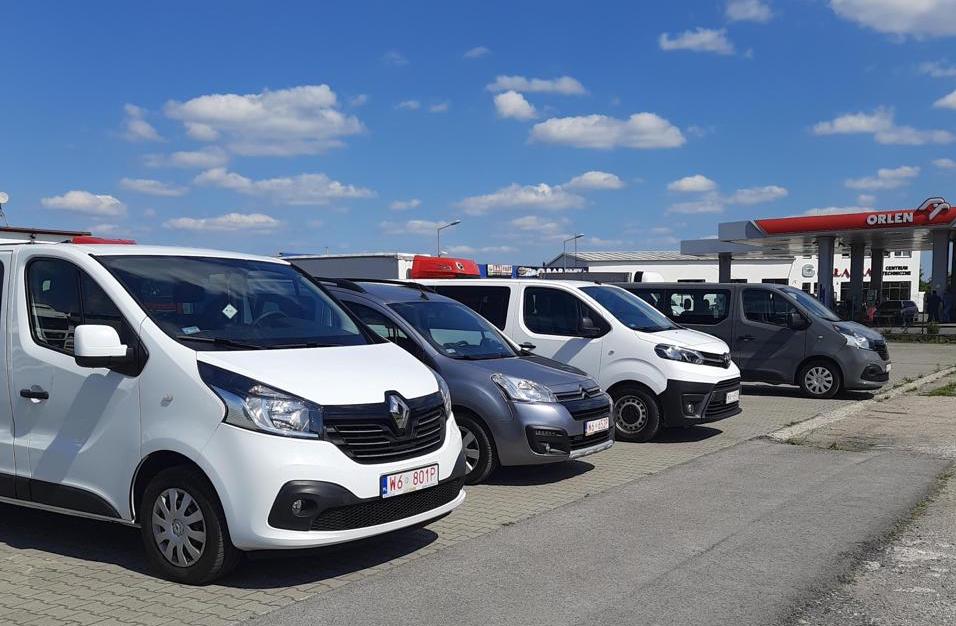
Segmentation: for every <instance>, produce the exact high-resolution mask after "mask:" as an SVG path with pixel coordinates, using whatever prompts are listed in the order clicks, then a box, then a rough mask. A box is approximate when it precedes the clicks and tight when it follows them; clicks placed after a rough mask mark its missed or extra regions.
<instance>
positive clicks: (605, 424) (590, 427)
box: [584, 417, 611, 435]
mask: <svg viewBox="0 0 956 626" xmlns="http://www.w3.org/2000/svg"><path fill="white" fill-rule="evenodd" d="M610 427H611V418H609V417H602V418H601V419H598V420H591V421H590V422H584V434H585V435H593V434H594V433H600V432H604V431H605V430H607V429H608V428H610Z"/></svg>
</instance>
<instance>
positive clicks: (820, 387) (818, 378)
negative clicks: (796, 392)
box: [806, 367, 833, 394]
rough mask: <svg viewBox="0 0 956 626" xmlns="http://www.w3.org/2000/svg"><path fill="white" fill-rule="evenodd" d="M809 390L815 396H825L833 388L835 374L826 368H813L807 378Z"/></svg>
mask: <svg viewBox="0 0 956 626" xmlns="http://www.w3.org/2000/svg"><path fill="white" fill-rule="evenodd" d="M806 384H807V389H809V390H810V392H811V393H814V394H824V393H826V392H828V391H830V389H831V388H832V387H833V374H831V373H830V370H828V369H827V368H825V367H811V368H810V370H809V371H808V372H807V376H806Z"/></svg>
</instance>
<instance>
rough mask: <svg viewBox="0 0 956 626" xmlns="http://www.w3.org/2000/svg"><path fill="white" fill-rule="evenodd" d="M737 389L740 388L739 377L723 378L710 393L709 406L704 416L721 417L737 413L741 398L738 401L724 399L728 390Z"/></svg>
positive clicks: (709, 417)
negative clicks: (725, 400)
mask: <svg viewBox="0 0 956 626" xmlns="http://www.w3.org/2000/svg"><path fill="white" fill-rule="evenodd" d="M735 389H740V379H739V378H731V379H730V380H723V381H721V382H719V383H717V384H716V385H714V390H713V391H712V392H711V394H710V402H708V403H707V408H706V409H704V417H705V418H708V419H720V418H722V417H727V416H728V415H732V414H733V413H736V412H737V409H738V407H739V406H740V401H739V400H738V401H737V402H724V401H723V398H724V395H725V394H726V393H727V392H728V391H734V390H735ZM714 400H719V402H714Z"/></svg>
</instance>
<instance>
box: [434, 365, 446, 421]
mask: <svg viewBox="0 0 956 626" xmlns="http://www.w3.org/2000/svg"><path fill="white" fill-rule="evenodd" d="M432 374H434V375H435V380H437V381H438V391H440V392H441V400H442V403H443V404H444V405H445V415H451V390H450V389H448V383H446V382H445V379H444V378H442V377H441V374H439V373H438V372H436V371H435V370H432Z"/></svg>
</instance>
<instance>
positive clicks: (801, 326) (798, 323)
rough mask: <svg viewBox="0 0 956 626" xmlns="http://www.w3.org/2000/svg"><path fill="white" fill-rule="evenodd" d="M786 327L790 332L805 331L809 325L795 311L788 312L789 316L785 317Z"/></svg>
mask: <svg viewBox="0 0 956 626" xmlns="http://www.w3.org/2000/svg"><path fill="white" fill-rule="evenodd" d="M787 326H789V327H790V328H791V329H792V330H805V329H807V328H808V327H809V326H810V323H809V322H808V321H807V319H806V318H805V317H803V316H802V315H800V313H798V312H797V311H790V315H788V316H787Z"/></svg>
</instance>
